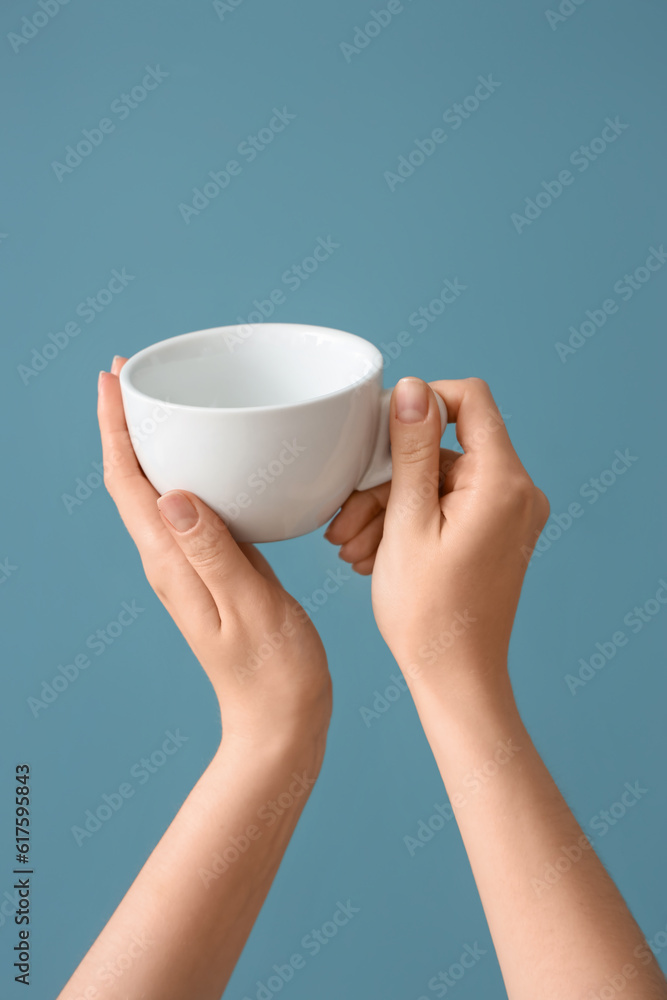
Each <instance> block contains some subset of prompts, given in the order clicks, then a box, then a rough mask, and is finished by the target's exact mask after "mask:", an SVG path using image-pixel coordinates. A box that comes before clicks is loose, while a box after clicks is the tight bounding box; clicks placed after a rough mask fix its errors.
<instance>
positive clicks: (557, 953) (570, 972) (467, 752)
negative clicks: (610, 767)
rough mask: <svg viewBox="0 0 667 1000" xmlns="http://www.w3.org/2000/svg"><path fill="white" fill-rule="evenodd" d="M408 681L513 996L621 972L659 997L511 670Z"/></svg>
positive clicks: (576, 990)
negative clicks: (531, 725) (461, 681)
mask: <svg viewBox="0 0 667 1000" xmlns="http://www.w3.org/2000/svg"><path fill="white" fill-rule="evenodd" d="M503 674H504V676H505V677H506V674H505V673H504V671H493V676H496V677H497V676H499V675H500V676H502V675H503ZM467 676H468V677H472V676H473V672H472V670H470V671H469V672H468V674H467ZM412 689H413V695H414V697H415V703H416V705H417V709H418V711H419V713H420V717H421V719H422V723H423V725H424V729H425V732H426V736H427V738H428V740H429V743H430V745H431V748H432V750H433V753H434V756H435V759H436V762H437V764H438V767H439V770H440V773H441V775H442V778H443V780H444V782H445V785H446V788H447V792H448V795H449V798H450V802H451V804H452V807H453V809H454V813H455V815H456V819H457V822H458V825H459V828H460V831H461V835H462V837H463V841H464V844H465V847H466V851H467V853H468V857H469V860H470V864H471V867H472V870H473V874H474V876H475V881H476V883H477V887H478V889H479V893H480V897H481V900H482V904H483V906H484V910H485V913H486V916H487V920H488V923H489V927H490V930H491V934H492V937H493V941H494V945H495V948H496V952H497V955H498V960H499V963H500V966H501V969H502V972H503V976H504V979H505V984H506V987H507V991H508V995H509V997H510V998H511V1000H552V998H554V1000H555V998H558V1000H562V998H563V997H568V998H571V1000H577V998H582V1000H583V998H588V997H592V996H598V995H599V991H600V990H601V989H602V988H603V987H604V986H607V988H609V986H608V980H609V979H612V982H613V978H612V977H616V982H617V983H618V982H620V981H621V980H620V979H619V977H620V976H624V977H625V978H626V979H627V980H628V983H627V986H626V987H625V990H627V992H626V991H625V990H624V993H623V995H624V996H627V997H628V998H636V1000H649V998H650V1000H656V998H661V1000H664V998H665V997H667V986H666V985H665V980H664V978H663V976H662V974H661V972H660V970H659V968H658V966H657V963H656V962H655V961H654V960H651V959H649V955H650V952H649V950H648V948H647V947H646V945H645V944H644V936H643V934H642V932H641V931H640V929H639V927H638V926H637V924H636V923H635V921H634V919H633V917H632V915H631V914H630V912H629V910H628V908H627V906H626V904H625V902H624V901H623V898H622V897H621V895H620V893H619V892H618V890H617V889H616V886H615V885H614V883H613V882H612V880H611V879H610V877H609V876H608V874H607V872H606V871H605V869H604V867H603V865H602V864H601V862H600V860H599V859H598V857H597V855H596V854H595V852H594V850H593V848H592V847H591V846H590V843H589V841H588V839H587V838H586V837H585V836H584V834H583V831H582V830H581V828H580V826H579V824H578V823H577V821H576V820H575V818H574V816H573V815H572V813H571V811H570V809H569V808H568V806H567V804H566V802H565V801H564V799H563V797H562V795H561V794H560V792H559V791H558V788H557V787H556V785H555V783H554V782H553V780H552V778H551V776H550V774H549V772H548V771H547V769H546V767H545V765H544V763H543V761H542V760H541V758H540V756H539V754H538V753H537V750H536V749H535V747H534V746H533V744H532V742H531V740H530V737H529V735H528V733H527V731H526V729H525V727H524V725H523V723H522V721H521V718H520V716H519V713H518V710H517V708H516V705H515V702H514V699H513V696H512V693H511V689H510V686H509V681H507V680H505V681H504V682H497V683H496V689H495V690H490V689H489V686H488V681H487V680H485V681H484V683H483V684H482V683H477V682H475V681H474V680H470V681H468V682H466V684H465V690H461V691H460V692H458V693H455V694H454V696H453V697H452V693H451V692H449V693H448V696H446V692H445V685H444V684H442V685H441V686H440V687H436V686H434V685H433V683H432V682H431V683H430V685H429V688H428V689H427V688H426V687H425V686H422V687H419V684H418V683H417V682H414V681H413V682H412ZM554 872H556V876H557V877H554V874H553V873H554Z"/></svg>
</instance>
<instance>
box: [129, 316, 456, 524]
mask: <svg viewBox="0 0 667 1000" xmlns="http://www.w3.org/2000/svg"><path fill="white" fill-rule="evenodd" d="M120 385H121V391H122V396H123V405H124V408H125V416H126V419H127V424H128V428H129V431H130V437H131V439H132V444H133V446H134V450H135V452H136V455H137V458H138V460H139V463H140V465H141V467H142V469H143V470H144V472H145V474H146V476H147V478H148V479H149V480H150V482H151V483H152V484H153V486H154V487H155V489H156V490H157V491H158V492H159V493H166V492H167V491H168V490H174V489H183V490H189V491H190V492H192V493H194V494H196V495H197V496H198V497H200V498H201V499H202V500H203V501H204V502H205V503H206V504H208V506H209V507H211V508H212V509H213V510H215V511H216V512H217V513H218V514H219V515H220V517H222V518H223V519H224V521H225V522H226V523H227V524H228V525H229V528H230V530H231V532H232V534H233V535H234V537H235V538H236V539H237V541H245V542H273V541H279V540H281V539H285V538H294V537H296V536H297V535H303V534H306V533H307V532H309V531H314V530H315V529H316V528H319V527H320V526H321V525H323V524H325V523H326V521H328V520H329V518H331V517H332V516H333V515H334V514H335V513H336V511H337V510H338V508H339V507H340V506H341V504H342V503H343V502H344V501H345V500H346V499H347V497H348V496H349V495H350V493H352V491H353V490H355V489H356V490H362V489H368V488H369V487H371V486H377V485H379V484H380V483H383V482H386V481H387V480H388V479H390V478H391V451H390V447H389V420H388V407H389V398H390V396H391V390H390V389H385V390H383V388H382V355H381V354H380V352H379V351H378V349H377V348H376V347H375V346H374V345H373V344H371V343H370V342H369V341H367V340H363V339H362V338H361V337H357V336H355V335H354V334H351V333H343V332H342V331H340V330H329V329H326V328H324V327H317V326H302V325H298V324H293V323H258V324H254V325H246V326H226V327H216V328H214V329H211V330H199V331H197V332H195V333H185V334H182V335H181V336H178V337H171V338H170V339H168V340H162V341H160V342H159V343H157V344H153V345H151V346H150V347H146V348H144V350H142V351H139V352H138V353H137V354H135V355H133V357H131V358H130V359H129V360H128V361H127V363H126V364H125V365H124V367H123V369H122V371H121V373H120ZM437 398H438V404H439V406H440V414H441V419H442V430H443V432H444V429H445V424H446V421H447V415H446V410H445V404H444V403H443V401H442V400H441V399H440V398H439V397H437Z"/></svg>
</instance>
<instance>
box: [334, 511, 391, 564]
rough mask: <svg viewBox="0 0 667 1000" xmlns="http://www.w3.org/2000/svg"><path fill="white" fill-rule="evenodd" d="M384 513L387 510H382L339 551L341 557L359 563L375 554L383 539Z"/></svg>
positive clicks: (346, 560)
mask: <svg viewBox="0 0 667 1000" xmlns="http://www.w3.org/2000/svg"><path fill="white" fill-rule="evenodd" d="M384 515H385V512H384V511H380V513H379V514H376V516H375V517H374V518H373V520H372V521H371V522H370V523H369V524H367V525H366V527H365V528H363V529H362V530H361V531H360V532H359V534H358V535H355V536H354V538H351V539H350V540H349V541H348V542H346V543H345V545H343V546H342V548H341V550H340V552H339V553H338V555H339V556H340V558H341V559H343V560H344V561H345V562H349V563H358V562H361V561H362V560H364V559H367V558H368V557H369V556H372V555H375V553H376V552H377V548H378V545H379V544H380V542H381V541H382V532H383V529H384Z"/></svg>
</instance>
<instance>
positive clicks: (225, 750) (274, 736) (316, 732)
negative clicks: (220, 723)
mask: <svg viewBox="0 0 667 1000" xmlns="http://www.w3.org/2000/svg"><path fill="white" fill-rule="evenodd" d="M327 731H328V726H326V725H322V726H317V727H315V726H311V727H308V728H306V727H301V728H299V729H298V730H286V729H282V730H278V731H270V730H266V731H265V732H263V733H261V734H259V735H248V734H247V733H241V732H238V731H235V730H228V729H226V728H225V729H224V730H223V735H222V740H221V741H220V745H219V747H218V750H217V752H216V754H215V759H216V760H217V761H219V762H222V761H224V765H225V766H230V767H233V768H240V769H249V770H261V771H262V772H263V773H264V774H267V775H269V774H272V773H275V774H281V773H286V772H288V771H289V770H290V769H294V768H301V769H302V770H305V771H307V773H308V774H309V775H311V776H313V777H315V778H316V777H317V776H318V775H319V773H320V770H321V767H322V762H323V760H324V752H325V748H326V740H327Z"/></svg>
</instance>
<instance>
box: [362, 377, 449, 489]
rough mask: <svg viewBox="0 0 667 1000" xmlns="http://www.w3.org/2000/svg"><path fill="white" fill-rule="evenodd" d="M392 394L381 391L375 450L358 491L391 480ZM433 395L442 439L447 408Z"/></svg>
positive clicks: (385, 390)
mask: <svg viewBox="0 0 667 1000" xmlns="http://www.w3.org/2000/svg"><path fill="white" fill-rule="evenodd" d="M392 392H393V389H383V390H382V395H381V396H380V420H379V423H378V432H377V438H376V440H375V448H374V449H373V454H372V456H371V460H370V462H369V463H368V468H367V469H366V471H365V472H364V474H363V476H362V477H361V480H360V481H359V483H358V484H357V486H356V489H358V490H370V489H372V488H373V487H374V486H379V485H380V483H386V482H387V481H388V480H389V479H391V444H390V442H389V401H390V400H391V394H392ZM434 395H435V398H436V401H437V403H438V409H439V410H440V425H441V428H442V430H441V433H440V436H441V437H442V435H443V434H444V433H445V428H446V427H447V407H446V406H445V402H444V400H443V399H442V397H441V396H439V395H438V394H437V392H436V393H434Z"/></svg>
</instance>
